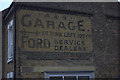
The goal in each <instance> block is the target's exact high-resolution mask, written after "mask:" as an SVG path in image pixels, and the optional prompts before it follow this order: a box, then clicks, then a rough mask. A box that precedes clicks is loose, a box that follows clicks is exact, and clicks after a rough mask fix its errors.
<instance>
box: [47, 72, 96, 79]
mask: <svg viewBox="0 0 120 80" xmlns="http://www.w3.org/2000/svg"><path fill="white" fill-rule="evenodd" d="M45 76H46V80H93V79H94V72H93V71H75V72H46V75H45Z"/></svg>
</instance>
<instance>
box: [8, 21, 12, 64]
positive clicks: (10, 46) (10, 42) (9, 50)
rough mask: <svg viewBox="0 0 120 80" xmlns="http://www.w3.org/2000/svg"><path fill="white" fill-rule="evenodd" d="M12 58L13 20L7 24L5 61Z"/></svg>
mask: <svg viewBox="0 0 120 80" xmlns="http://www.w3.org/2000/svg"><path fill="white" fill-rule="evenodd" d="M12 60H13V20H11V21H10V22H9V24H8V60H7V63H9V62H11V61H12Z"/></svg>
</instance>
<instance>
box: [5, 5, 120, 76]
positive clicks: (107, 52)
mask: <svg viewBox="0 0 120 80" xmlns="http://www.w3.org/2000/svg"><path fill="white" fill-rule="evenodd" d="M18 4H25V5H28V6H39V7H46V8H53V9H61V10H69V11H77V12H84V13H88V14H89V13H90V14H93V15H92V16H91V17H89V18H90V19H91V25H92V39H93V51H92V52H91V53H84V54H83V53H79V54H77V53H68V54H66V53H64V54H60V53H57V54H56V53H40V52H34V51H21V50H20V48H19V47H18V44H17V54H16V56H17V57H16V60H17V63H16V64H17V73H16V74H17V78H44V77H45V71H90V70H92V71H94V72H95V77H96V78H115V77H118V31H117V30H118V19H120V18H118V16H119V15H118V10H117V8H118V3H34V4H33V3H18ZM18 16H19V15H18ZM18 23H19V21H18V22H17V26H18ZM6 29H7V28H6ZM17 31H19V28H18V27H17ZM5 32H6V33H5V34H6V35H7V30H5ZM5 39H7V37H6V38H5ZM19 41H20V40H19V35H18V33H17V42H19ZM4 44H5V45H6V46H5V47H6V48H5V50H4V51H5V53H6V55H7V51H6V50H7V40H6V42H5V43H4ZM73 58H74V60H73ZM78 58H79V59H78ZM7 66H8V65H7V64H6V67H7ZM5 72H7V68H5Z"/></svg>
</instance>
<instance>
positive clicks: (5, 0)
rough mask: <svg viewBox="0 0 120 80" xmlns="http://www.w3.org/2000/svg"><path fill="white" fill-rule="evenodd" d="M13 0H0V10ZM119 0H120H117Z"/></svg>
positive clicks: (119, 0)
mask: <svg viewBox="0 0 120 80" xmlns="http://www.w3.org/2000/svg"><path fill="white" fill-rule="evenodd" d="M12 1H13V0H0V11H2V10H4V9H6V8H8V7H9V6H10V4H11V3H12ZM118 2H120V0H118Z"/></svg>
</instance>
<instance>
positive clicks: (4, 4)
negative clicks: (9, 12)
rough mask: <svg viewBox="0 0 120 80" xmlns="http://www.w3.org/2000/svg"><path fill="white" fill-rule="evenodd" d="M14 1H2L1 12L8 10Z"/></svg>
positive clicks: (0, 4)
mask: <svg viewBox="0 0 120 80" xmlns="http://www.w3.org/2000/svg"><path fill="white" fill-rule="evenodd" d="M12 1H13V0H0V11H2V10H4V9H6V8H8V7H9V6H10V4H11V3H12Z"/></svg>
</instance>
